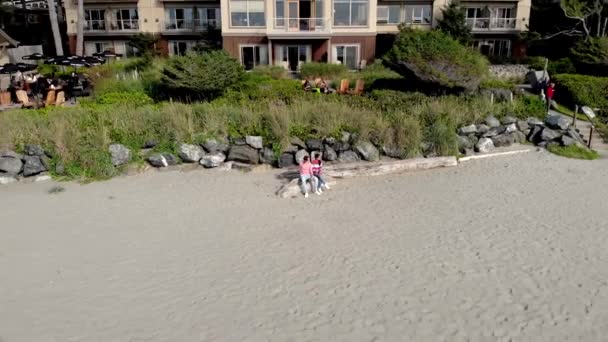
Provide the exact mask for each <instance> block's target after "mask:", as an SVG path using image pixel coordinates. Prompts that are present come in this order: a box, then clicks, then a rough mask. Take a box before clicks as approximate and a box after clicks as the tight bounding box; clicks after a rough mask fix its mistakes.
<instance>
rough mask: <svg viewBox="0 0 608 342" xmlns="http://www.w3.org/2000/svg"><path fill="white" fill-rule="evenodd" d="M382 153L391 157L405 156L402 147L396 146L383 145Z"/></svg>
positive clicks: (399, 157) (400, 157) (401, 157)
mask: <svg viewBox="0 0 608 342" xmlns="http://www.w3.org/2000/svg"><path fill="white" fill-rule="evenodd" d="M382 153H383V154H384V155H385V156H387V157H391V158H398V159H403V158H405V151H404V150H403V149H402V148H399V147H397V146H391V145H383V146H382Z"/></svg>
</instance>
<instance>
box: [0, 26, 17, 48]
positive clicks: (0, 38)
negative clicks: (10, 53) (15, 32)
mask: <svg viewBox="0 0 608 342" xmlns="http://www.w3.org/2000/svg"><path fill="white" fill-rule="evenodd" d="M7 44H8V45H11V46H14V47H17V46H19V42H18V41H16V40H14V39H13V38H11V36H9V35H8V34H7V33H6V32H4V30H2V29H0V45H7Z"/></svg>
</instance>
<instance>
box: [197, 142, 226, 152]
mask: <svg viewBox="0 0 608 342" xmlns="http://www.w3.org/2000/svg"><path fill="white" fill-rule="evenodd" d="M201 145H202V147H203V148H204V149H205V151H207V152H208V153H215V152H222V153H224V154H225V153H227V152H228V150H229V149H230V146H229V145H228V144H225V143H222V142H219V141H217V140H216V139H207V140H205V142H203V143H202V144H201Z"/></svg>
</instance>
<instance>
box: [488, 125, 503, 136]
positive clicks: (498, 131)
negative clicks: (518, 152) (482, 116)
mask: <svg viewBox="0 0 608 342" xmlns="http://www.w3.org/2000/svg"><path fill="white" fill-rule="evenodd" d="M505 131H506V128H505V126H498V127H493V128H490V130H489V131H487V132H486V133H485V134H484V135H483V136H484V137H485V138H491V137H494V136H497V135H499V134H503V133H504V132H505Z"/></svg>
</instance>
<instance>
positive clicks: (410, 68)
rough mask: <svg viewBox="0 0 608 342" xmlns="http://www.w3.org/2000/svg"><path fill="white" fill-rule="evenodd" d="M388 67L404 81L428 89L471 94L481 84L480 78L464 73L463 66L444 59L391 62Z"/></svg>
mask: <svg viewBox="0 0 608 342" xmlns="http://www.w3.org/2000/svg"><path fill="white" fill-rule="evenodd" d="M390 66H391V69H393V70H395V71H397V72H398V73H400V74H401V75H403V76H404V77H405V78H406V79H411V80H412V81H417V82H418V83H421V84H422V85H424V86H425V87H427V88H428V89H449V90H450V91H452V92H458V93H460V92H465V93H473V92H475V91H476V90H477V89H478V88H479V83H480V82H481V77H479V76H475V75H473V74H472V73H470V72H464V68H465V66H464V65H458V64H457V63H454V62H453V61H450V60H447V59H444V58H437V59H435V60H424V61H411V62H409V61H393V62H390Z"/></svg>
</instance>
